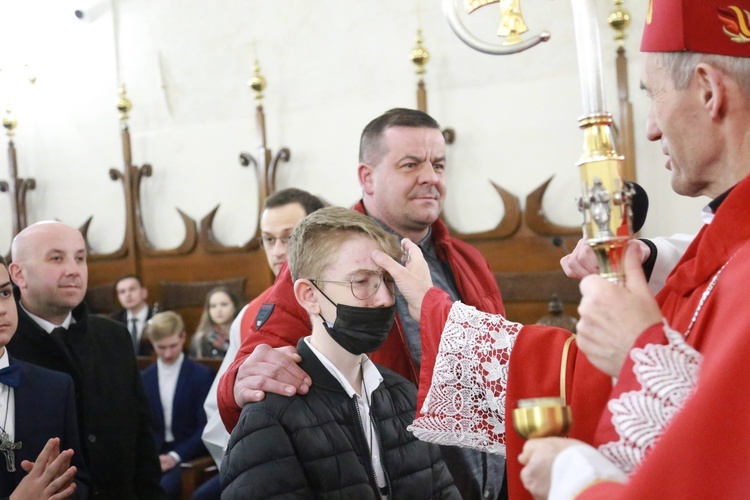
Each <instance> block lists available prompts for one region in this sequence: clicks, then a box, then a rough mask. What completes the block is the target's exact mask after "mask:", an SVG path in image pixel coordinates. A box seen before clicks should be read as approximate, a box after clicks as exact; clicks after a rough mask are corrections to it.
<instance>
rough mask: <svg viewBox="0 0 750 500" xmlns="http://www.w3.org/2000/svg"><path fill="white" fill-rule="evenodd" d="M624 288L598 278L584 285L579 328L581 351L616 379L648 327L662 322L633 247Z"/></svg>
mask: <svg viewBox="0 0 750 500" xmlns="http://www.w3.org/2000/svg"><path fill="white" fill-rule="evenodd" d="M624 270H625V277H626V283H625V286H620V285H615V284H612V283H610V282H609V281H607V280H605V279H604V278H601V277H600V276H598V275H591V276H587V277H585V278H584V279H583V280H582V281H581V285H580V289H581V295H582V299H581V304H580V305H579V306H578V314H579V315H580V317H581V319H580V320H579V321H578V324H577V325H576V330H577V332H578V338H577V342H578V348H579V349H580V350H581V351H583V353H584V354H586V357H587V358H588V359H589V361H591V363H592V364H593V365H594V366H596V367H597V368H598V369H599V370H601V371H602V372H604V373H606V374H607V375H609V376H611V377H616V376H617V375H618V374H619V373H620V370H621V369H622V366H623V364H624V363H625V359H626V358H627V355H628V352H629V351H630V348H631V347H632V346H633V343H634V342H635V340H636V339H637V338H638V336H639V335H640V334H641V333H642V332H643V331H644V330H646V329H647V328H648V327H649V326H651V325H653V324H655V323H659V322H661V321H662V314H661V311H660V310H659V305H658V304H657V303H656V300H655V299H654V297H653V295H651V291H650V290H649V288H648V283H647V282H646V277H645V276H644V274H643V269H642V268H641V253H640V249H639V247H638V246H636V245H634V244H633V243H631V244H630V245H628V248H627V249H626V252H625V261H624Z"/></svg>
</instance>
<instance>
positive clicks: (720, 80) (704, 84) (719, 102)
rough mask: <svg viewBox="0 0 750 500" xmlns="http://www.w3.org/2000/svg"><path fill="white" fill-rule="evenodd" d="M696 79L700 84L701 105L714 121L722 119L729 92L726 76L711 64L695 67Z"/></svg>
mask: <svg viewBox="0 0 750 500" xmlns="http://www.w3.org/2000/svg"><path fill="white" fill-rule="evenodd" d="M694 78H695V79H696V82H697V84H698V91H699V98H700V100H701V105H702V106H703V107H704V108H705V109H706V111H708V112H709V114H710V116H711V118H712V119H714V120H715V119H718V118H721V117H722V116H723V112H724V110H723V106H724V100H725V99H726V92H727V88H726V84H727V81H726V77H725V75H724V74H723V73H722V72H720V71H719V70H717V69H716V68H715V67H713V66H711V65H710V64H705V63H700V64H698V65H697V66H696V67H695V75H694Z"/></svg>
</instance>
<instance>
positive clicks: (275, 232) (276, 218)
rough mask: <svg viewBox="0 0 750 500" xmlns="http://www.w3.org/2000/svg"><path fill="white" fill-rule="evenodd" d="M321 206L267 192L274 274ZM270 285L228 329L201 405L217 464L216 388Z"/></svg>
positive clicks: (308, 197) (211, 489)
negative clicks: (299, 228) (296, 233)
mask: <svg viewBox="0 0 750 500" xmlns="http://www.w3.org/2000/svg"><path fill="white" fill-rule="evenodd" d="M322 207H323V202H322V201H320V199H318V197H316V196H314V195H312V194H310V193H308V192H307V191H303V190H302V189H297V188H287V189H282V190H281V191H277V192H276V193H274V194H272V195H271V196H269V197H268V198H267V199H266V201H265V202H264V204H263V212H262V213H261V216H260V234H261V236H260V238H259V239H260V244H261V247H262V248H263V250H265V252H266V258H267V259H268V266H269V267H270V268H271V271H273V274H274V276H276V275H278V274H279V271H280V270H281V268H282V266H283V265H284V263H285V262H286V254H287V248H288V246H289V235H290V234H291V233H292V229H294V226H295V225H296V224H297V223H298V222H299V221H301V220H302V219H303V218H304V217H305V216H306V215H309V214H311V213H313V212H314V211H316V210H318V209H319V208H322ZM272 289H273V287H268V288H267V289H266V290H265V291H264V292H263V293H261V294H260V295H258V296H257V297H256V298H255V299H253V300H252V301H251V302H250V303H249V304H248V305H246V306H245V307H244V308H243V309H242V310H241V311H240V313H239V314H238V315H237V317H236V318H235V320H234V322H233V323H232V327H231V328H230V329H229V349H228V350H227V354H226V355H225V356H224V360H223V361H222V363H221V367H219V371H218V373H217V374H216V379H215V380H214V383H213V385H212V386H211V390H210V391H209V392H208V396H207V397H206V402H205V404H204V406H203V409H204V410H205V411H206V418H207V419H208V423H207V424H206V427H205V429H204V431H203V443H204V444H205V445H206V448H208V451H209V452H210V453H211V456H212V457H213V459H214V461H215V462H216V465H217V466H220V465H221V461H222V458H223V456H224V450H225V448H226V446H227V441H228V440H229V433H228V432H227V430H226V428H225V427H224V424H223V423H222V421H221V417H220V416H219V412H218V409H217V407H216V389H217V386H218V383H219V379H220V378H221V376H222V375H223V374H224V372H226V371H227V368H229V365H230V364H231V363H232V361H234V357H235V355H236V354H237V351H238V350H239V347H240V344H241V343H242V338H241V335H240V332H249V331H250V327H251V326H252V323H253V322H254V321H255V318H256V317H257V316H258V311H259V310H260V309H261V306H262V305H263V303H264V302H266V301H267V299H268V295H269V294H270V293H271V290H272ZM218 496H219V483H218V476H217V477H216V479H213V480H212V481H209V482H207V483H205V484H204V485H203V486H201V488H199V489H198V490H197V491H196V494H195V497H194V498H196V499H199V500H200V499H209V498H218Z"/></svg>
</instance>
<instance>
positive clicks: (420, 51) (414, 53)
mask: <svg viewBox="0 0 750 500" xmlns="http://www.w3.org/2000/svg"><path fill="white" fill-rule="evenodd" d="M414 41H415V42H416V43H417V45H416V47H414V48H413V49H411V53H410V54H409V59H411V62H413V63H414V65H415V66H416V67H417V69H416V73H417V74H418V75H424V74H425V73H426V72H427V69H426V68H425V65H426V64H427V62H428V61H429V60H430V53H429V52H428V51H427V49H426V48H425V47H424V45H422V43H423V41H424V39H423V38H422V30H421V29H419V30H417V36H416V38H415V40H414Z"/></svg>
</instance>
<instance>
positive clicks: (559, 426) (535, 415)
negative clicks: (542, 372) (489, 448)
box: [513, 398, 573, 439]
mask: <svg viewBox="0 0 750 500" xmlns="http://www.w3.org/2000/svg"><path fill="white" fill-rule="evenodd" d="M572 425H573V413H572V411H571V409H570V406H567V405H566V404H565V401H564V400H563V399H561V398H533V399H521V400H519V401H518V408H516V409H515V410H513V427H515V428H516V432H518V434H519V435H520V436H522V437H524V438H526V439H533V438H540V437H550V436H559V437H563V436H566V435H567V434H568V431H569V430H570V427H571V426H572Z"/></svg>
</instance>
